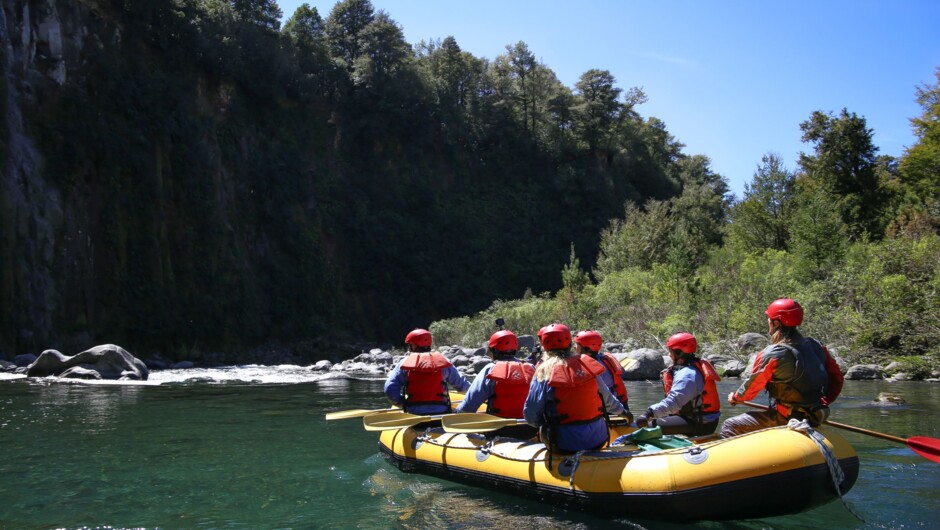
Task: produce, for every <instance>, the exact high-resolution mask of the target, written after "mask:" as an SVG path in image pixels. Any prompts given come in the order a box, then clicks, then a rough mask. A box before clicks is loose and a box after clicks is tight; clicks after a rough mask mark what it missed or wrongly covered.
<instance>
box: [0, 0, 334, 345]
mask: <svg viewBox="0 0 940 530" xmlns="http://www.w3.org/2000/svg"><path fill="white" fill-rule="evenodd" d="M172 4H173V3H172V2H162V1H161V2H154V3H151V2H142V3H127V4H122V3H121V2H93V1H90V0H83V1H74V0H71V1H67V0H7V1H4V2H3V3H2V7H0V47H2V49H0V72H2V79H0V139H2V142H0V168H2V175H0V307H3V311H2V314H0V358H3V357H9V356H11V355H12V354H13V353H14V352H23V351H36V350H39V349H42V348H44V347H46V345H48V344H50V343H53V344H57V345H60V347H62V348H64V349H79V348H82V347H84V346H86V345H87V344H88V343H93V342H101V340H100V339H105V341H118V340H120V341H125V340H126V341H130V342H131V343H133V344H134V345H135V347H141V346H144V347H146V346H148V345H151V346H152V345H155V344H157V345H160V346H165V340H166V337H168V336H176V337H180V339H179V344H177V345H175V346H173V347H178V348H180V349H192V347H193V345H194V344H196V343H199V342H200V341H203V342H204V343H206V342H209V341H210V340H215V341H217V342H218V341H219V339H221V340H223V341H224V340H226V335H227V334H229V335H231V336H230V337H229V340H231V341H233V342H240V341H248V342H250V341H251V340H252V339H255V340H262V339H263V337H264V336H265V334H267V333H271V334H273V335H276V334H278V333H281V334H283V335H285V336H288V337H289V336H290V335H291V333H294V334H296V332H297V328H299V326H300V325H301V324H294V326H295V328H294V329H281V330H278V329H277V328H278V326H279V325H281V323H284V322H291V321H296V322H297V323H299V322H306V323H307V325H309V323H310V322H311V321H318V320H319V319H318V318H317V316H318V315H317V314H315V313H314V314H310V315H302V316H301V318H297V319H294V318H293V317H296V316H297V311H299V310H300V309H301V305H302V301H303V300H309V299H311V298H318V297H323V298H326V297H328V296H330V294H331V287H329V285H327V282H326V280H324V279H323V278H326V277H328V276H329V275H330V271H328V270H326V269H325V265H324V263H323V261H322V258H321V256H323V255H324V252H325V251H324V243H323V239H322V229H321V227H320V224H319V220H318V216H319V212H317V211H316V204H315V202H314V201H313V200H312V196H313V192H312V190H310V189H298V186H302V185H309V183H308V181H309V179H307V181H302V180H301V178H302V177H303V176H304V175H306V173H305V171H307V172H308V171H309V159H308V160H306V161H304V158H303V156H302V155H297V154H295V153H294V152H291V151H290V150H285V149H272V148H271V147H270V145H266V142H268V141H270V140H269V139H270V138H271V137H272V136H274V133H272V131H276V130H277V125H278V123H277V122H278V120H279V119H280V118H279V116H278V115H277V114H274V113H271V114H265V113H261V112H256V113H255V114H254V115H253V114H252V112H254V110H255V109H253V108H252V107H251V104H250V103H246V101H245V96H244V94H239V92H238V90H236V89H235V88H233V83H232V82H231V81H230V80H227V79H226V78H225V77H224V76H214V75H212V74H211V73H209V72H206V71H205V69H204V68H203V67H201V66H199V65H197V64H196V62H194V61H188V62H187V61H183V60H177V59H178V58H179V57H180V56H182V57H188V56H187V55H186V52H187V49H186V46H185V43H183V42H180V41H174V42H172V43H170V44H166V43H164V42H161V41H160V39H165V38H176V37H177V36H171V37H167V34H168V33H170V31H169V30H168V29H167V28H164V27H158V28H156V29H154V30H153V31H152V32H151V33H147V28H149V27H151V26H154V25H155V24H157V23H159V22H161V21H162V20H164V19H165V18H166V15H167V13H170V14H173V15H179V16H180V17H182V18H183V19H185V14H184V13H174V12H173V11H172ZM135 10H136V11H135ZM160 17H163V18H160ZM172 23H177V24H179V22H174V21H172V20H171V21H170V22H166V24H168V25H170V24H172ZM180 38H181V37H180ZM174 54H176V55H174ZM232 106H238V109H236V110H235V111H232V110H231V107H232ZM274 108H275V110H276V111H281V109H279V108H278V107H277V106H276V105H275V106H274ZM246 109H247V110H246ZM282 112H283V113H284V114H287V113H289V112H292V113H293V114H294V115H298V114H300V113H298V112H296V111H293V110H292V109H286V110H283V111H282ZM257 116H262V117H261V118H258V117H257ZM324 121H325V120H324ZM311 123H314V125H312V126H310V127H321V126H322V125H320V123H316V122H314V120H311ZM303 126H304V125H303V124H302V125H301V126H299V127H303ZM308 128H309V127H308ZM301 149H303V150H304V151H303V152H306V153H312V152H314V151H315V149H313V148H312V147H311V145H310V144H309V143H308V144H306V145H304V144H303V140H302V138H301V139H300V140H298V146H297V147H296V148H295V151H298V152H300V150H301ZM272 152H277V155H276V157H275V156H271V155H270V154H271V153H272ZM265 156H269V157H270V158H275V159H278V160H283V159H287V160H288V162H287V163H282V166H286V167H275V168H273V169H272V167H271V166H272V165H271V164H270V162H269V161H268V160H267V159H265V158H264V157H265ZM291 164H293V166H291ZM294 175H297V176H294ZM319 307H320V308H322V309H323V311H324V312H325V311H328V310H330V309H329V308H326V306H325V305H321V306H319ZM314 311H316V310H314ZM263 315H267V317H266V318H264V317H262V316H263ZM232 331H234V333H232ZM161 342H163V343H164V344H160V343H161Z"/></svg>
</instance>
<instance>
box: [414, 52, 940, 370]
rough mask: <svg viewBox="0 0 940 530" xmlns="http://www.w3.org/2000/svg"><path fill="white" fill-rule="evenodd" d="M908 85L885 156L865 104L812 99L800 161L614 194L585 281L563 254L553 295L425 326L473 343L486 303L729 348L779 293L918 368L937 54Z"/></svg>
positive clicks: (931, 244) (931, 231) (536, 318)
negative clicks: (743, 179)
mask: <svg viewBox="0 0 940 530" xmlns="http://www.w3.org/2000/svg"><path fill="white" fill-rule="evenodd" d="M917 94H918V101H920V102H921V105H922V107H923V108H924V114H923V115H922V116H920V117H918V118H915V119H914V120H912V122H913V124H914V127H915V132H916V133H917V135H918V142H917V144H916V145H914V146H912V147H911V148H910V149H909V150H908V151H907V153H905V155H904V156H903V157H902V159H901V160H900V163H899V164H897V163H894V162H893V161H892V160H887V159H884V158H880V159H879V158H878V157H875V156H874V154H875V152H876V151H877V149H876V148H875V147H874V146H873V144H872V141H871V137H872V131H871V130H870V129H868V128H867V127H866V123H865V120H864V118H860V117H858V116H856V115H855V114H852V113H849V112H848V111H846V110H843V111H842V113H841V114H840V115H839V116H838V117H834V116H832V115H829V114H824V113H822V112H815V113H813V115H812V116H811V118H810V119H809V120H808V121H806V122H804V123H803V124H802V126H801V128H802V130H803V131H804V140H805V141H807V142H810V143H812V144H813V146H814V151H813V153H811V154H803V155H802V156H801V167H800V169H799V171H795V172H794V171H790V170H787V169H786V168H785V167H784V166H783V164H782V162H781V161H780V157H779V156H777V155H775V154H768V155H767V156H765V157H764V159H763V160H762V164H761V165H760V166H758V169H757V171H756V172H755V174H754V177H753V180H752V182H751V183H750V184H749V185H747V186H746V187H745V193H744V197H742V198H741V200H739V201H737V202H735V203H734V204H732V205H727V204H723V203H722V202H721V201H720V199H721V197H722V194H721V189H720V183H719V181H715V180H714V179H709V178H705V179H700V181H701V182H704V183H705V188H704V189H706V190H707V189H708V186H709V185H710V186H711V187H712V188H711V189H712V192H711V193H701V192H700V190H701V189H702V188H697V187H695V186H691V185H686V186H684V187H683V192H682V193H681V195H678V196H676V197H673V198H671V199H668V200H659V201H657V200H650V201H647V202H646V203H645V204H644V205H643V206H642V207H641V206H639V205H637V204H636V203H630V202H628V203H627V205H626V208H625V210H624V213H623V216H622V217H620V218H617V219H614V220H612V221H611V223H610V224H609V225H608V227H607V228H605V229H604V230H603V231H602V233H601V243H600V252H599V256H598V258H597V265H596V268H595V269H594V270H593V271H592V272H593V276H594V278H596V280H597V281H596V282H592V281H590V278H589V277H588V276H587V275H586V273H585V272H581V274H578V273H577V272H579V271H578V270H577V269H578V266H579V264H578V262H577V261H575V260H574V259H573V258H572V259H571V261H570V262H569V264H568V265H567V266H565V268H564V270H563V271H562V276H563V278H564V287H563V288H562V289H560V290H558V291H557V292H556V293H555V294H551V293H545V294H543V295H541V296H538V297H527V298H523V299H521V300H510V301H498V302H495V303H494V304H493V305H492V306H491V307H489V308H488V309H487V310H485V311H483V312H481V313H479V314H477V315H475V316H474V317H464V318H459V319H451V320H443V321H439V322H435V323H434V326H433V327H432V330H434V331H436V332H437V334H438V335H437V338H438V339H439V340H440V341H441V342H443V343H448V342H462V343H474V342H478V341H481V340H483V339H484V338H485V337H486V336H487V335H488V333H490V332H491V331H492V324H491V323H492V321H493V319H494V318H496V317H498V316H502V317H503V318H505V320H506V325H507V326H508V327H510V328H512V329H516V330H518V331H519V332H522V333H534V332H535V331H536V330H537V329H539V327H541V326H542V325H544V324H545V323H548V322H551V321H555V320H560V321H564V322H565V323H567V324H569V325H570V326H573V327H574V328H581V329H583V328H595V329H600V330H602V332H603V334H604V336H605V338H606V339H607V340H608V341H612V342H621V341H632V342H633V343H635V344H641V345H646V346H650V347H656V346H657V345H659V344H661V343H662V341H664V339H665V338H666V337H667V336H668V335H670V334H672V333H675V332H677V331H679V330H687V331H691V332H693V333H695V334H696V335H697V336H698V337H699V338H700V339H703V340H705V341H709V342H711V343H712V348H714V349H718V350H725V351H726V352H733V351H734V348H733V347H732V346H730V343H729V339H733V338H734V337H736V336H737V335H738V334H741V333H744V332H754V331H756V332H765V330H766V318H765V317H764V315H763V311H764V309H765V308H766V307H767V305H768V303H769V302H771V301H773V300H774V299H776V298H779V297H784V296H787V297H792V298H795V299H797V300H798V301H800V302H801V303H802V305H803V306H804V308H805V310H806V320H805V322H804V326H803V328H804V332H805V333H807V334H808V335H811V336H815V337H818V338H820V339H822V340H823V341H825V342H828V343H831V344H833V345H835V346H837V347H838V351H839V353H840V354H841V355H842V356H843V357H845V358H846V359H847V360H850V361H868V362H878V363H881V364H887V361H888V360H889V359H893V358H894V359H898V360H899V364H900V366H899V367H898V369H897V371H898V372H906V373H908V374H910V375H912V376H914V377H917V378H923V377H928V376H929V375H930V373H931V372H932V370H933V369H932V368H931V367H935V366H936V363H937V362H938V361H940V234H938V232H940V230H938V228H940V215H938V214H940V210H938V196H937V183H938V182H940V171H938V168H940V158H938V157H940V135H938V134H936V133H937V130H936V124H937V123H940V105H938V103H937V101H938V99H937V95H938V94H940V69H938V70H937V84H936V85H933V86H924V87H921V88H919V89H918V92H917ZM696 190H699V191H698V192H697V191H696ZM699 194H701V196H699ZM724 211H727V212H728V214H729V216H728V217H727V218H725V217H723V215H722V212H724ZM886 227H887V228H886ZM571 279H577V281H572V280H571Z"/></svg>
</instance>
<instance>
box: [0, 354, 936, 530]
mask: <svg viewBox="0 0 940 530" xmlns="http://www.w3.org/2000/svg"><path fill="white" fill-rule="evenodd" d="M305 373H306V372H303V371H294V372H290V371H285V369H284V368H283V367H281V368H257V369H255V372H254V373H252V374H251V375H249V376H247V377H241V378H240V377H233V376H232V373H231V372H217V371H206V372H201V373H200V374H201V375H200V376H199V377H197V378H195V379H193V378H191V377H190V376H188V375H187V376H182V375H179V373H175V374H170V375H163V376H161V374H159V373H158V374H155V377H154V379H155V381H152V382H151V383H152V384H148V385H89V384H63V383H56V382H49V381H39V382H36V381H27V380H25V379H18V380H0V447H2V450H3V453H2V457H0V528H3V529H8V528H9V529H33V528H104V527H111V528H251V529H255V528H264V529H267V528H408V529H411V528H413V529H425V528H465V529H472V528H536V527H538V528H562V527H565V528H678V527H677V526H674V525H668V524H662V523H657V522H654V521H649V520H643V519H635V520H626V519H620V520H614V521H611V520H605V519H598V518H593V517H591V516H590V515H587V514H581V513H577V512H570V511H565V510H562V509H559V508H555V507H553V506H546V505H540V504H538V503H535V502H531V501H526V500H521V499H518V498H516V497H511V496H507V495H502V494H499V493H498V492H492V491H486V490H482V489H477V488H472V487H468V486H462V485H459V484H453V483H449V482H446V481H442V480H437V479H432V478H428V477H424V476H420V475H406V474H403V473H400V472H399V471H398V470H397V469H395V468H393V467H391V466H390V465H389V464H387V463H385V461H384V460H383V459H382V458H381V457H380V456H379V455H378V449H377V443H376V442H377V436H376V435H375V433H367V432H365V431H363V430H362V427H361V420H342V421H331V422H326V421H325V420H324V419H323V416H324V414H325V413H327V412H331V411H335V410H344V409H351V408H372V407H384V406H386V405H385V403H383V399H382V398H381V382H379V381H347V380H339V381H336V380H333V381H320V382H313V379H314V378H311V377H310V376H304V375H303V374H305ZM153 383H162V384H153ZM736 384H737V381H729V382H727V383H723V386H722V387H720V389H721V390H723V391H725V392H727V391H730V390H731V388H732V387H733V386H735V385H736ZM629 390H630V393H631V402H632V403H636V405H635V406H634V408H635V409H637V410H642V408H643V405H645V404H647V403H649V402H652V401H653V400H655V399H658V396H659V392H660V389H659V388H658V387H656V386H653V385H650V384H638V383H633V384H631V385H630V386H629ZM880 391H892V392H897V393H900V394H902V395H903V396H904V397H905V398H906V399H907V400H908V401H909V402H910V406H908V407H905V408H897V409H877V408H871V407H867V406H865V404H866V403H867V402H868V401H869V400H871V398H872V397H873V396H875V395H876V394H877V393H878V392H880ZM741 410H742V409H730V408H729V410H727V411H725V413H726V414H733V413H737V412H740V411H741ZM938 413H940V385H937V384H925V383H894V384H891V385H888V384H885V383H860V382H858V383H851V382H850V383H848V384H847V385H846V390H845V392H844V393H843V398H842V399H840V403H839V407H838V408H836V410H835V412H834V415H833V418H832V419H833V420H836V421H840V422H842V423H848V424H852V425H857V426H860V427H864V428H868V429H873V430H878V431H881V432H887V433H892V434H897V435H900V436H912V435H923V436H931V437H935V438H940V426H938V422H937V421H936V418H937V417H938ZM846 437H847V438H848V439H849V440H850V441H851V442H853V443H854V444H855V446H856V449H857V450H858V452H859V456H860V458H861V462H862V469H861V475H860V477H859V480H858V482H857V483H856V485H855V488H854V489H853V490H852V491H851V492H850V493H849V495H848V496H847V497H846V498H847V501H848V502H849V504H850V505H851V506H852V507H853V509H854V510H855V511H856V512H857V513H858V514H859V515H861V516H862V517H863V518H864V519H865V521H866V522H865V523H863V522H860V521H858V520H857V519H855V518H854V517H853V516H852V515H851V514H850V513H849V512H848V511H847V510H846V509H845V508H844V507H843V506H842V505H841V504H840V503H839V502H834V503H831V504H829V505H827V506H824V507H821V508H818V509H816V510H813V511H810V512H807V513H804V514H799V515H796V516H789V517H779V518H773V519H765V520H756V521H754V520H752V521H736V522H732V523H727V522H725V523H702V524H699V525H696V526H697V527H698V528H779V529H790V528H938V527H940V464H935V463H932V462H929V461H927V460H925V459H923V458H920V457H918V456H917V455H915V454H914V453H913V452H911V451H910V450H908V449H907V448H906V447H905V446H903V445H899V444H893V443H891V442H885V441H881V440H877V439H875V438H871V437H866V436H863V435H857V434H854V433H846ZM773 494H774V492H773V491H772V490H768V491H767V495H773ZM692 508H693V507H690V509H692Z"/></svg>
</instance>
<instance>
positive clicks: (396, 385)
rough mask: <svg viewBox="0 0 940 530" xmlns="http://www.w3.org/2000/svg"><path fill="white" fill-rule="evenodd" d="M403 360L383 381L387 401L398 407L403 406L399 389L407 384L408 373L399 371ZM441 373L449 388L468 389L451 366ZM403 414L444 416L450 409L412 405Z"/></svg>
mask: <svg viewBox="0 0 940 530" xmlns="http://www.w3.org/2000/svg"><path fill="white" fill-rule="evenodd" d="M405 359H407V357H405ZM405 359H402V360H401V362H399V363H398V365H397V366H395V369H394V370H392V371H391V373H389V374H388V378H387V379H386V380H385V395H386V396H388V400H389V401H391V402H392V404H393V405H395V406H398V407H402V406H403V405H404V398H403V397H402V395H401V389H402V387H404V386H405V383H407V382H408V372H406V371H405V370H402V369H401V364H402V363H403V362H405ZM442 372H443V374H442V375H443V376H444V382H445V383H447V385H448V386H449V387H450V388H452V389H454V390H457V391H458V392H466V391H467V389H468V388H470V382H469V381H467V379H466V378H465V377H464V376H463V374H461V373H460V372H459V371H457V369H456V368H454V367H453V366H448V367H447V368H444V369H443V370H442ZM405 412H410V413H412V414H422V415H425V414H446V413H448V412H450V409H448V408H446V407H444V406H442V405H436V404H430V405H414V406H410V407H408V408H407V409H405Z"/></svg>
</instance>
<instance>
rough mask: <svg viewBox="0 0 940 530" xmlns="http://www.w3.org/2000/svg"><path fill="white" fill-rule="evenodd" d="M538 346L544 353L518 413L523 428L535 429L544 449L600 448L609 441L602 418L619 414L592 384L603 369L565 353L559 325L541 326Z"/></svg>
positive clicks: (565, 334) (567, 337)
mask: <svg viewBox="0 0 940 530" xmlns="http://www.w3.org/2000/svg"><path fill="white" fill-rule="evenodd" d="M539 340H540V342H541V345H542V349H543V351H544V353H543V354H542V360H541V362H540V363H539V364H538V366H537V367H536V369H535V377H533V378H532V383H531V385H530V386H529V395H528V397H526V401H525V406H524V407H523V415H524V416H525V420H526V422H527V423H528V424H529V425H532V426H533V427H537V428H539V436H540V438H541V439H542V441H543V442H545V444H546V445H548V446H549V447H551V446H555V447H558V448H559V449H561V450H562V451H571V452H576V451H583V450H590V449H599V448H601V447H603V446H604V445H605V444H606V443H607V442H608V440H609V439H610V434H609V430H608V425H607V418H608V417H609V416H619V415H623V414H624V408H623V405H622V404H621V403H620V402H619V401H617V399H616V398H615V397H614V396H613V395H612V394H611V393H610V390H608V389H607V385H605V384H603V382H600V380H599V378H598V376H600V375H601V374H603V373H604V372H605V368H604V365H602V364H601V363H599V362H597V361H596V360H594V359H593V358H591V356H589V355H580V354H576V353H573V352H572V351H571V331H570V330H569V329H568V327H567V326H565V325H564V324H551V325H548V326H545V327H544V328H542V329H541V330H540V331H539ZM599 383H600V384H599Z"/></svg>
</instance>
